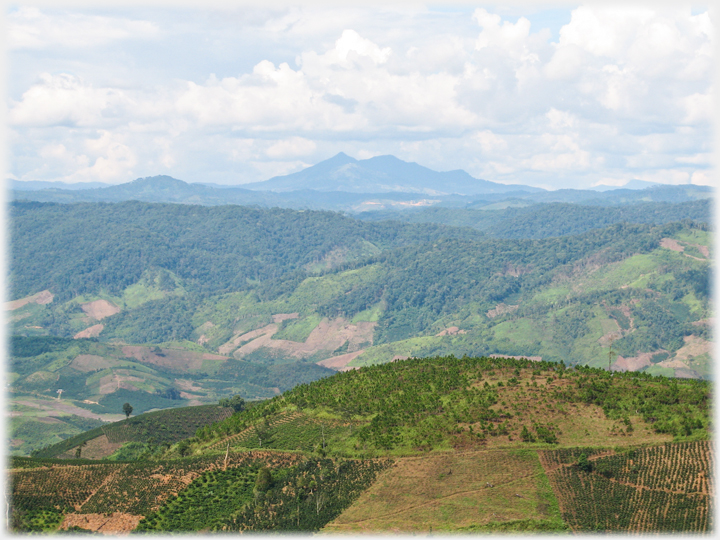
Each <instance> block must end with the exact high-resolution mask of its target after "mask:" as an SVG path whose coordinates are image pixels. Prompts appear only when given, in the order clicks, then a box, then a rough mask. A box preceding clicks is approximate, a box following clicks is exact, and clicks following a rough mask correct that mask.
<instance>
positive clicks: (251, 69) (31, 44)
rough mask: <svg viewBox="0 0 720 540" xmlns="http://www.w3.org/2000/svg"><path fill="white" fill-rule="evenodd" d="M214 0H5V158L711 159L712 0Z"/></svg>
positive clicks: (491, 166) (480, 169) (642, 162)
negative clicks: (347, 0)
mask: <svg viewBox="0 0 720 540" xmlns="http://www.w3.org/2000/svg"><path fill="white" fill-rule="evenodd" d="M213 6H214V7H212V8H206V7H204V8H201V7H197V5H196V6H193V5H192V4H184V5H182V6H181V7H170V6H168V5H167V4H163V3H157V2H155V3H153V2H152V0H150V1H148V2H145V3H140V2H135V3H132V4H119V3H113V2H103V3H94V4H82V3H80V4H70V3H67V4H66V5H64V4H63V2H62V1H61V2H54V3H51V4H48V3H44V4H30V3H20V4H13V5H10V6H9V7H7V8H6V10H5V27H6V42H5V46H6V50H7V60H6V63H7V64H6V94H5V100H6V113H5V114H6V123H7V128H8V129H7V134H6V137H7V173H6V176H7V177H8V178H12V179H17V180H45V181H63V182H105V183H111V184H118V183H124V182H129V181H131V180H134V179H135V178H140V177H146V176H154V175H161V174H162V175H170V176H173V177H175V178H179V179H181V180H184V181H186V182H213V183H218V184H243V183H248V182H256V181H262V180H266V179H268V178H271V177H272V176H275V175H282V174H288V173H291V172H295V171H298V170H301V169H303V168H305V167H308V166H310V165H313V164H315V163H318V162H320V161H322V160H324V159H328V158H330V157H332V156H334V155H335V154H337V153H338V152H345V153H346V154H348V155H350V156H352V157H355V158H357V159H366V158H369V157H373V156H377V155H384V154H392V155H395V156H397V157H398V158H400V159H402V160H405V161H412V162H417V163H419V164H421V165H424V166H426V167H429V168H431V169H434V170H438V171H447V170H454V169H464V170H465V171H467V172H468V173H470V174H471V175H472V176H474V177H477V178H482V179H485V180H490V181H494V182H500V183H506V184H525V185H531V186H537V187H542V188H545V189H559V188H589V187H592V186H596V185H599V184H606V185H615V186H620V185H623V184H625V183H626V182H628V181H630V180H632V179H639V180H645V181H652V182H660V183H666V184H686V183H694V184H704V185H711V183H712V182H713V180H714V179H713V177H712V168H711V167H712V160H713V151H714V146H715V144H714V143H715V141H714V131H713V124H714V120H715V118H716V114H715V108H714V104H715V98H716V92H715V86H714V75H715V70H714V65H713V57H714V55H715V47H716V44H715V39H716V38H715V29H714V27H713V25H712V23H711V13H709V11H708V8H707V7H706V6H703V5H700V6H694V7H692V6H690V5H689V4H682V3H679V2H678V3H673V2H670V3H667V2H666V3H657V5H656V4H655V3H653V4H649V3H632V2H631V3H629V4H627V3H626V4H615V5H613V4H611V5H606V4H599V3H591V4H563V3H560V4H550V3H547V4H541V3H537V2H531V3H520V4H518V5H517V6H516V7H507V6H506V5H504V4H503V5H502V6H500V5H495V4H470V3H463V2H460V3H454V4H450V3H447V2H436V3H429V4H423V3H409V2H401V3H398V4H392V3H389V2H388V3H380V2H378V3H372V4H367V3H358V4H356V5H354V6H353V5H352V4H343V6H334V5H332V4H323V3H316V4H307V3H306V4H305V5H304V6H300V5H298V4H295V5H293V4H283V3H278V2H275V3H272V4H269V7H261V4H260V3H259V2H248V1H246V2H240V3H222V2H221V3H219V4H214V5H213ZM713 13H714V12H713Z"/></svg>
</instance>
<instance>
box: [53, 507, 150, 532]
mask: <svg viewBox="0 0 720 540" xmlns="http://www.w3.org/2000/svg"><path fill="white" fill-rule="evenodd" d="M143 517H144V516H134V515H132V514H123V513H122V512H113V513H112V515H110V516H107V515H105V514H66V515H65V518H64V519H63V522H62V523H61V524H60V529H61V530H65V529H69V528H70V527H80V528H81V529H87V530H88V531H93V532H99V533H102V534H112V535H118V536H119V535H127V534H129V533H130V531H132V530H133V529H134V528H135V527H137V526H138V523H140V520H141V519H142V518H143Z"/></svg>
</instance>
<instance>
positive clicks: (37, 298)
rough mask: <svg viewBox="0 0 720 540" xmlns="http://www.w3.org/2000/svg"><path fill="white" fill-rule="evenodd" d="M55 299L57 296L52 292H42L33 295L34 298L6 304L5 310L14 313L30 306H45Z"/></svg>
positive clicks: (29, 297) (30, 297)
mask: <svg viewBox="0 0 720 540" xmlns="http://www.w3.org/2000/svg"><path fill="white" fill-rule="evenodd" d="M53 298H55V295H54V294H53V293H51V292H50V291H40V292H39V293H36V294H33V295H32V296H26V297H25V298H20V299H19V300H13V301H12V302H5V309H6V310H8V311H13V310H15V309H19V308H21V307H23V306H26V305H28V304H39V305H41V306H43V305H45V304H49V303H50V302H52V301H53Z"/></svg>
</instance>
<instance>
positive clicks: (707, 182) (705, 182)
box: [690, 171, 717, 187]
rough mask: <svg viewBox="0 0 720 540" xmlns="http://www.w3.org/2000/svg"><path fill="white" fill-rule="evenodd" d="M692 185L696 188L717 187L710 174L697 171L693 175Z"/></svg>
mask: <svg viewBox="0 0 720 540" xmlns="http://www.w3.org/2000/svg"><path fill="white" fill-rule="evenodd" d="M690 183H691V184H694V185H696V186H714V187H717V183H716V182H714V181H713V179H712V177H711V176H710V174H709V173H707V172H705V171H695V172H694V173H692V177H691V178H690Z"/></svg>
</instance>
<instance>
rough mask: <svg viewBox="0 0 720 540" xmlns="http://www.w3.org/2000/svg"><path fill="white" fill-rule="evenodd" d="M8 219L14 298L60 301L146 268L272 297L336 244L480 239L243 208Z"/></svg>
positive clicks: (124, 281) (111, 210)
mask: <svg viewBox="0 0 720 540" xmlns="http://www.w3.org/2000/svg"><path fill="white" fill-rule="evenodd" d="M9 214H10V216H9V217H10V220H11V221H10V224H11V226H10V237H11V239H12V242H11V249H10V254H11V257H10V283H11V291H12V292H11V296H12V297H13V298H21V297H23V296H27V295H29V294H32V293H34V292H36V291H39V290H45V289H49V290H51V291H55V292H54V294H57V295H59V298H60V299H69V298H72V297H73V296H77V295H81V294H84V293H90V292H97V291H99V290H101V289H102V290H105V291H106V292H108V293H110V294H118V293H120V292H122V291H123V290H124V289H125V288H126V287H128V286H130V285H132V284H133V283H136V282H138V281H139V280H140V278H141V276H142V274H143V272H144V271H145V270H147V269H149V268H163V269H165V270H168V271H171V272H172V273H173V274H175V275H177V276H178V277H179V278H181V279H183V280H184V282H185V283H186V285H187V287H188V289H189V291H192V292H197V293H203V294H208V293H218V292H225V291H237V290H246V289H248V288H250V287H252V286H253V284H257V283H258V282H259V283H262V284H264V286H265V289H263V288H261V289H260V290H261V291H262V292H263V293H264V295H275V294H278V293H280V292H282V290H283V289H282V284H283V282H284V281H287V282H289V283H292V282H293V278H296V275H297V273H298V272H299V273H300V275H304V274H306V272H305V271H303V269H304V267H305V266H307V265H310V264H312V263H314V262H317V261H319V260H322V259H323V257H325V256H326V255H327V254H328V253H330V252H331V251H333V250H334V249H336V248H338V247H340V246H349V247H352V246H353V245H354V244H355V243H357V242H359V241H361V240H365V241H368V242H371V243H373V244H375V245H377V246H378V247H379V248H386V247H393V246H401V245H405V244H410V243H418V242H430V241H433V240H435V239H439V238H448V237H457V236H459V237H463V238H473V237H475V238H478V237H479V236H481V235H480V233H478V232H476V231H472V230H464V229H456V228H448V227H444V226H441V225H434V224H427V225H422V226H411V225H398V224H396V223H380V224H369V223H363V222H359V221H356V220H353V219H351V218H348V217H345V216H342V215H341V214H337V213H333V212H317V211H308V212H302V211H293V210H282V209H279V208H274V209H269V210H264V209H263V210H261V209H259V208H253V207H240V206H221V207H214V208H209V207H203V206H190V205H174V204H149V203H139V202H125V203H118V204H104V203H97V204H92V203H80V204H73V205H61V204H42V203H20V202H18V203H14V204H12V205H11V206H10V211H9ZM278 288H279V290H278Z"/></svg>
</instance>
